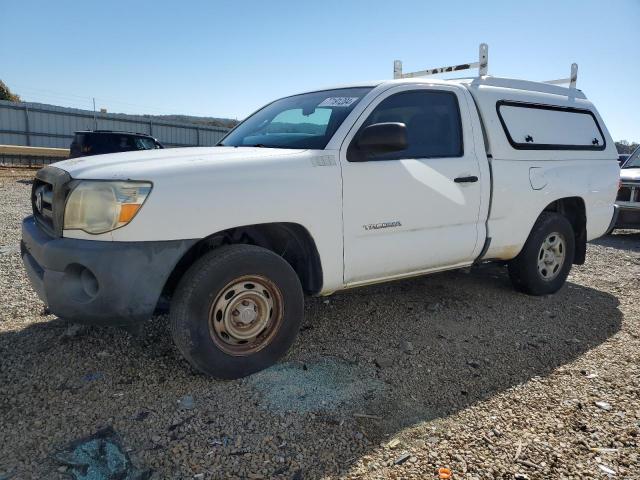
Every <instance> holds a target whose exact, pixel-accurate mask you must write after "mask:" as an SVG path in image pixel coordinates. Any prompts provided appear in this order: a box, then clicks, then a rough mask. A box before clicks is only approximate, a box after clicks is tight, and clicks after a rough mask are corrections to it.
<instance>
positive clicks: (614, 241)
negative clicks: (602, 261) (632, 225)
mask: <svg viewBox="0 0 640 480" xmlns="http://www.w3.org/2000/svg"><path fill="white" fill-rule="evenodd" d="M590 243H593V244H595V245H602V246H603V247H610V248H615V249H618V250H627V251H632V252H640V230H614V231H613V233H612V234H610V235H605V236H604V237H600V238H597V239H596V240H592V241H591V242H590Z"/></svg>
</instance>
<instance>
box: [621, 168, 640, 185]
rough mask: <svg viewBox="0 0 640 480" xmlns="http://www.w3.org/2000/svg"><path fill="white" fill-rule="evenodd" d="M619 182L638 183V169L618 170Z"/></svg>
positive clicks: (639, 176) (639, 180)
mask: <svg viewBox="0 0 640 480" xmlns="http://www.w3.org/2000/svg"><path fill="white" fill-rule="evenodd" d="M620 180H622V181H623V182H624V181H629V180H631V181H636V182H640V168H622V169H621V170H620Z"/></svg>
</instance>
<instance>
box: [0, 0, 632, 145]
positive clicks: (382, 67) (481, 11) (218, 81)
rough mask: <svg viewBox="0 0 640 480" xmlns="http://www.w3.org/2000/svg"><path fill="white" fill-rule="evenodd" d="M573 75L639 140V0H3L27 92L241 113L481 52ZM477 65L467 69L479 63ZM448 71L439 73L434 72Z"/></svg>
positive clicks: (138, 108) (21, 87)
mask: <svg viewBox="0 0 640 480" xmlns="http://www.w3.org/2000/svg"><path fill="white" fill-rule="evenodd" d="M481 42H485V43H488V44H489V74H491V75H496V76H504V77H512V78H522V79H527V80H551V79H556V78H565V77H568V76H569V70H570V65H571V63H572V62H576V63H578V65H579V73H578V88H580V89H582V90H583V91H584V92H585V93H586V95H587V97H588V98H589V99H590V100H591V101H593V103H594V104H595V105H596V107H597V108H598V110H599V112H600V114H601V115H602V117H603V118H604V120H605V123H606V125H607V127H608V128H609V131H610V133H611V135H612V136H613V138H614V139H615V140H623V139H626V140H629V141H636V142H640V81H639V80H640V0H599V1H596V0H580V1H578V0H526V1H525V0H520V1H517V0H511V1H498V0H485V1H460V0H449V1H446V2H443V1H441V0H439V1H428V0H421V1H420V0H415V1H402V0H394V1H391V0H387V1H377V0H369V1H359V0H353V1H349V0H341V1H334V0H322V1H315V2H305V1H304V0H296V1H284V0H283V1H279V0H270V1H268V2H267V1H255V2H254V1H242V0H236V1H187V0H183V1H180V2H176V1H165V0H156V1H137V0H127V1H120V0H111V1H86V0H85V1H67V0H56V1H50V0H48V1H32V0H0V79H1V80H3V81H4V82H5V83H6V84H7V85H8V86H9V87H10V88H11V90H12V91H14V92H15V93H18V94H19V95H21V97H22V98H23V100H25V101H35V102H42V103H52V104H56V105H62V106H71V107H76V108H88V109H91V108H92V98H94V97H95V99H96V106H97V108H101V107H103V108H107V110H108V111H110V112H123V113H138V114H144V113H148V114H187V115H199V116H214V117H229V118H237V119H242V118H244V117H245V116H246V115H248V114H250V113H251V112H253V111H254V110H256V109H257V108H258V107H260V106H261V105H263V104H265V103H267V102H269V101H271V100H274V99H276V98H279V97H282V96H286V95H290V94H293V93H297V92H300V91H305V90H310V89H316V88H322V87H325V86H332V85H337V84H344V83H357V82H360V81H367V80H377V79H386V78H391V77H392V76H393V60H394V59H401V60H402V61H403V64H404V69H405V71H411V70H421V69H424V68H428V67H439V66H445V65H452V64H458V63H466V62H472V61H476V59H477V56H478V45H479V44H480V43H481ZM473 74H475V72H474V73H473ZM442 78H446V76H444V77H442Z"/></svg>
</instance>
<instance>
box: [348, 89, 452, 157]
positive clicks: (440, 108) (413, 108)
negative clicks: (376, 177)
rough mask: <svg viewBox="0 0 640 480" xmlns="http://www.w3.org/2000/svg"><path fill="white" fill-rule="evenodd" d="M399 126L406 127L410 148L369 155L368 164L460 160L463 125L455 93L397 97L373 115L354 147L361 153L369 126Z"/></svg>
mask: <svg viewBox="0 0 640 480" xmlns="http://www.w3.org/2000/svg"><path fill="white" fill-rule="evenodd" d="M385 122H400V123H404V124H405V126H406V127H407V140H408V142H407V144H408V145H407V148H406V149H404V150H400V151H395V152H380V153H368V154H367V156H368V158H367V159H368V160H398V159H408V158H442V157H461V156H462V155H463V144H462V124H461V120H460V108H459V107H458V99H457V97H456V95H455V94H454V93H453V92H443V91H434V90H428V91H426V90H423V91H409V92H402V93H396V94H395V95H391V96H390V97H388V98H386V99H384V100H383V101H382V102H380V104H379V105H378V106H377V107H376V108H375V109H374V110H373V112H371V114H370V115H369V117H368V118H367V120H366V121H365V123H364V124H363V125H362V126H361V127H360V130H359V131H358V134H356V136H355V138H354V140H353V142H352V143H351V147H350V150H351V149H352V148H353V149H358V147H357V139H358V135H359V133H360V132H362V130H363V129H365V128H366V127H368V126H369V125H373V124H375V123H385Z"/></svg>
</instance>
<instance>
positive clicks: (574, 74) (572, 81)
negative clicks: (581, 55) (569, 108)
mask: <svg viewBox="0 0 640 480" xmlns="http://www.w3.org/2000/svg"><path fill="white" fill-rule="evenodd" d="M577 81H578V64H577V63H572V64H571V75H570V76H569V78H561V79H559V80H547V81H546V82H542V83H548V84H549V85H564V84H565V83H568V84H569V88H576V82H577Z"/></svg>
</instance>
